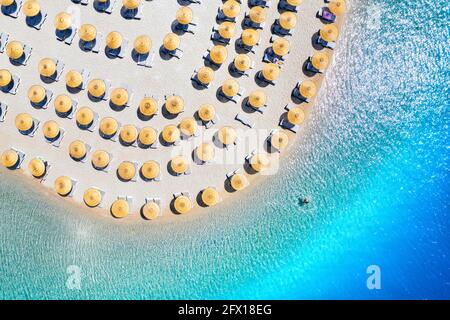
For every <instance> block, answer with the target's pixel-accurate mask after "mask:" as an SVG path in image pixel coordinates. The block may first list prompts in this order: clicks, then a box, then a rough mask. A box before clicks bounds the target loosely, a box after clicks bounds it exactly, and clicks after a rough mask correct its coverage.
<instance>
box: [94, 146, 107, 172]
mask: <svg viewBox="0 0 450 320" xmlns="http://www.w3.org/2000/svg"><path fill="white" fill-rule="evenodd" d="M110 161H111V158H110V156H109V153H108V152H106V151H104V150H97V151H95V152H94V153H93V154H92V156H91V163H92V165H93V166H94V168H96V169H104V168H106V167H107V166H108V165H109V162H110Z"/></svg>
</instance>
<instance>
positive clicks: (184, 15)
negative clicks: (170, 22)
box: [176, 7, 194, 24]
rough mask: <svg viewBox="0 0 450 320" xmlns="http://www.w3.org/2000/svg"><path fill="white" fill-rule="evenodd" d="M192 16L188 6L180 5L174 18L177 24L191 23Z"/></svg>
mask: <svg viewBox="0 0 450 320" xmlns="http://www.w3.org/2000/svg"><path fill="white" fill-rule="evenodd" d="M193 17H194V14H193V12H192V9H191V8H189V7H180V8H179V9H178V10H177V15H176V18H177V21H178V23H179V24H189V23H191V21H192V18H193Z"/></svg>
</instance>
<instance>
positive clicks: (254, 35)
mask: <svg viewBox="0 0 450 320" xmlns="http://www.w3.org/2000/svg"><path fill="white" fill-rule="evenodd" d="M241 37H242V42H243V43H244V44H245V45H246V46H248V47H253V46H254V45H256V44H257V43H258V42H259V32H258V31H257V30H255V29H245V30H244V31H243V32H242V36H241Z"/></svg>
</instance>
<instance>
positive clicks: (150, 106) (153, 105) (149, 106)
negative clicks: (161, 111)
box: [139, 97, 158, 117]
mask: <svg viewBox="0 0 450 320" xmlns="http://www.w3.org/2000/svg"><path fill="white" fill-rule="evenodd" d="M157 111H158V104H157V102H156V100H155V99H153V98H152V97H145V98H144V99H142V100H141V102H140V103H139V112H140V113H141V114H142V115H144V116H146V117H151V116H153V115H154V114H155V113H156V112H157Z"/></svg>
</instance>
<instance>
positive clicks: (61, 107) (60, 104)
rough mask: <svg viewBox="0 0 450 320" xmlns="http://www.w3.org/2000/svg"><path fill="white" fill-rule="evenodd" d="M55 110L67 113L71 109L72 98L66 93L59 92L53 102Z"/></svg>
mask: <svg viewBox="0 0 450 320" xmlns="http://www.w3.org/2000/svg"><path fill="white" fill-rule="evenodd" d="M53 105H54V107H55V111H56V112H58V113H63V114H64V113H67V112H69V111H70V110H72V99H70V97H69V96H68V95H65V94H60V95H59V96H57V97H56V98H55V101H54V102H53Z"/></svg>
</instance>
